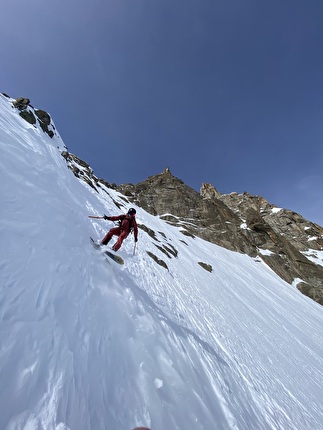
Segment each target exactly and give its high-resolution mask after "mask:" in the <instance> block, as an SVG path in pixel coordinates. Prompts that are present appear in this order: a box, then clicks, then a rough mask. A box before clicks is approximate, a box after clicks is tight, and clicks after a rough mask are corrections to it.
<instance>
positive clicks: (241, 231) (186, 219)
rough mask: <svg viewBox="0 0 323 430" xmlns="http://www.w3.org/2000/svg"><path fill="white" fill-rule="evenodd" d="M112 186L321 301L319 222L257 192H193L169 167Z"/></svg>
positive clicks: (321, 238) (205, 188) (186, 231)
mask: <svg viewBox="0 0 323 430" xmlns="http://www.w3.org/2000/svg"><path fill="white" fill-rule="evenodd" d="M117 189H118V191H120V192H121V193H122V194H124V195H125V196H127V198H128V199H129V201H130V202H133V203H135V204H137V205H138V206H140V207H142V208H143V209H145V210H146V211H147V212H149V213H151V214H153V215H159V216H160V217H161V218H162V219H164V220H166V221H167V222H168V223H170V224H172V225H175V226H177V227H179V228H180V230H181V232H182V233H183V234H184V235H190V236H193V237H194V236H197V237H200V238H202V239H205V240H208V241H210V242H212V243H215V244H217V245H220V246H223V247H225V248H227V249H230V250H233V251H238V252H242V253H246V254H248V255H249V256H251V257H254V258H257V259H262V260H264V261H265V262H266V264H268V265H269V266H270V267H271V268H272V269H273V270H274V271H275V272H276V273H277V274H278V275H279V276H280V277H281V278H282V279H284V280H285V281H286V282H288V283H290V284H294V285H295V286H297V288H298V289H299V290H300V291H302V292H303V293H304V294H306V295H308V296H309V297H311V298H312V299H314V300H315V301H317V302H318V303H320V304H323V265H322V264H323V262H322V257H321V258H320V255H322V253H323V229H322V227H320V226H319V225H317V224H315V223H312V222H310V221H307V220H305V219H304V218H303V217H302V216H301V215H299V214H297V213H295V212H292V211H289V210H286V209H282V208H277V207H275V206H274V205H271V204H270V203H268V202H267V201H266V200H265V199H264V198H263V197H260V196H253V195H251V194H248V193H244V194H237V193H232V194H228V195H225V194H221V193H219V192H218V191H217V190H216V189H215V188H214V186H213V185H211V184H205V183H204V184H202V187H201V190H200V193H198V192H197V191H195V190H194V189H192V188H190V187H188V186H187V185H185V184H184V182H183V181H181V180H180V179H178V178H176V177H175V176H173V175H172V174H171V172H170V171H169V169H165V170H164V171H163V172H162V173H161V174H158V175H154V176H151V177H149V178H148V179H146V180H145V181H143V182H140V183H138V184H136V185H133V184H123V185H120V186H118V187H117Z"/></svg>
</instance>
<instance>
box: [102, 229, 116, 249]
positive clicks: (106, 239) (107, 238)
mask: <svg viewBox="0 0 323 430" xmlns="http://www.w3.org/2000/svg"><path fill="white" fill-rule="evenodd" d="M119 234H120V227H115V228H111V230H109V231H108V233H107V234H106V235H105V236H104V238H103V239H102V240H101V244H102V245H107V244H108V242H109V241H110V240H111V238H112V236H114V235H117V236H118V235H119Z"/></svg>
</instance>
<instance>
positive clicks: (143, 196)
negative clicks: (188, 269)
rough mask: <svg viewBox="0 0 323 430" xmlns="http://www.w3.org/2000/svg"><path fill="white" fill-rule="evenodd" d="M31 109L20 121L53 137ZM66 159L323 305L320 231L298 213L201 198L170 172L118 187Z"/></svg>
mask: <svg viewBox="0 0 323 430" xmlns="http://www.w3.org/2000/svg"><path fill="white" fill-rule="evenodd" d="M29 103H30V102H29V99H25V98H19V99H16V101H15V102H14V103H13V104H14V106H15V107H17V108H18V109H19V111H20V113H19V114H20V116H22V118H24V119H25V120H26V121H28V122H29V123H31V124H35V123H36V118H37V121H38V122H39V124H40V126H41V128H42V129H43V131H44V132H46V133H48V134H49V136H50V137H53V135H54V131H55V127H54V126H53V125H51V122H50V116H49V115H48V114H47V113H46V112H44V111H41V110H34V109H33V108H32V107H31V106H30V104H29ZM53 130H54V131H53ZM62 156H63V157H64V158H65V160H66V162H67V164H68V167H69V168H70V169H71V170H72V171H73V173H74V175H75V176H76V177H78V178H79V179H82V180H84V181H85V182H86V183H87V184H88V185H90V186H91V187H92V188H93V189H94V190H96V191H98V189H99V188H100V189H105V188H106V187H108V188H112V189H115V190H117V191H119V192H121V193H122V194H123V195H124V196H125V197H126V200H127V202H129V203H134V204H136V205H138V206H140V207H142V208H143V209H145V210H146V211H147V212H148V213H150V214H152V215H158V216H159V217H160V218H161V219H163V220H165V221H167V223H169V224H170V225H174V226H177V227H178V228H179V229H180V231H181V233H182V234H183V236H185V235H186V236H191V237H195V236H196V237H200V238H202V239H204V240H207V241H209V242H211V243H214V244H217V245H219V246H222V247H224V248H226V249H229V250H232V251H238V252H241V253H245V254H247V255H249V256H251V257H254V258H257V259H261V260H263V261H265V263H266V264H268V266H269V267H271V268H272V270H274V272H275V273H277V274H278V275H279V276H280V277H281V278H282V279H283V280H285V281H286V282H288V283H289V284H295V285H296V286H297V288H298V289H299V290H300V291H301V292H302V293H304V294H305V295H307V296H308V297H310V298H312V299H313V300H315V301H317V302H318V303H320V304H323V228H322V227H321V226H319V225H317V224H315V223H312V222H310V221H308V220H306V219H304V218H303V217H302V216H301V215H299V214H297V213H295V212H292V211H290V210H287V209H282V208H278V207H276V206H275V205H272V204H270V203H269V202H268V201H267V200H266V199H264V198H263V197H261V196H253V195H251V194H249V193H243V194H238V193H234V192H233V193H231V194H221V193H219V192H218V191H217V190H216V189H215V187H214V186H213V185H212V184H206V183H203V184H202V187H201V189H200V192H199V193H198V192H197V191H195V190H194V189H192V188H190V187H189V186H187V185H185V184H184V182H183V181H182V180H180V179H178V178H176V177H175V176H173V175H172V173H171V172H170V170H169V169H168V168H166V169H165V170H164V171H163V172H162V173H161V174H157V175H154V176H151V177H149V178H147V179H146V180H145V181H143V182H140V183H138V184H135V185H134V184H122V185H119V186H118V185H116V184H110V183H108V182H107V181H106V180H104V179H100V178H98V177H96V176H95V174H94V172H93V170H92V169H91V167H90V166H89V165H88V164H87V163H86V162H85V161H83V160H80V159H79V158H78V157H77V156H76V155H73V154H71V153H69V152H68V151H63V152H62ZM142 228H144V229H145V228H147V227H145V226H142Z"/></svg>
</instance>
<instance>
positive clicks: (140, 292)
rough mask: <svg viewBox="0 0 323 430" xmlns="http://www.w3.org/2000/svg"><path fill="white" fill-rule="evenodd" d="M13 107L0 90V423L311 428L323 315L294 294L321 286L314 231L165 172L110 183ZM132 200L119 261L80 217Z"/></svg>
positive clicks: (19, 427)
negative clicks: (131, 223) (131, 229)
mask: <svg viewBox="0 0 323 430" xmlns="http://www.w3.org/2000/svg"><path fill="white" fill-rule="evenodd" d="M17 103H18V102H17V101H15V100H14V99H11V98H10V97H8V96H5V95H0V147H1V157H0V174H1V177H0V189H1V193H0V196H1V205H0V207H1V211H0V233H1V238H2V240H1V247H0V266H1V270H0V293H1V294H0V382H1V392H0V411H1V412H0V429H1V430H2V429H3V430H13V429H15V430H26V429H28V430H29V429H31V430H52V429H54V430H76V429H77V430H131V429H134V428H135V427H139V428H150V429H151V430H165V429H174V430H184V429H185V430H186V429H194V430H206V429H217V430H231V429H232V430H233V429H240V430H250V429H252V430H259V429H260V430H267V429H268V430H269V429H271V430H272V429H277V430H278V429H284V430H295V429H302V430H320V429H321V428H322V422H323V411H322V407H321V399H322V396H323V370H322V369H323V361H322V357H323V342H322V340H323V339H322V327H323V312H322V309H323V308H322V306H321V305H320V304H319V303H317V302H316V301H315V300H313V299H312V298H309V297H307V296H306V295H305V294H302V293H301V292H300V291H299V290H298V289H297V288H296V285H297V286H298V288H300V286H301V288H303V285H302V283H303V284H305V285H309V289H310V290H312V289H313V290H314V291H315V292H317V291H320V287H319V286H316V285H315V284H314V281H315V282H316V281H317V279H318V275H317V273H319V272H316V269H317V268H319V266H320V263H321V260H320V257H321V248H320V246H321V242H320V240H321V230H320V229H321V228H320V227H319V226H316V225H315V224H312V223H310V222H308V221H306V220H303V219H302V217H301V216H299V215H297V214H294V213H290V212H289V211H285V210H283V209H281V208H276V207H274V206H272V205H270V204H269V203H268V202H266V201H265V200H264V199H262V198H260V197H254V196H250V195H248V194H242V195H237V194H232V195H231V194H230V195H222V194H220V193H219V192H218V191H217V190H216V189H215V188H214V187H213V186H212V185H210V184H204V185H203V186H202V190H201V192H200V193H199V192H197V191H195V190H192V189H191V188H190V187H187V186H186V185H185V184H184V183H183V182H182V181H181V180H180V179H178V178H176V177H175V176H173V175H172V173H171V172H170V171H169V169H166V170H165V171H164V172H162V173H161V174H159V175H155V176H152V177H150V178H148V179H147V180H146V181H143V182H141V183H139V184H136V185H132V184H123V185H119V186H117V185H115V184H110V183H109V182H107V181H106V180H102V179H100V178H98V177H96V175H95V174H94V173H93V170H92V169H91V167H90V166H89V165H88V164H87V163H86V162H84V161H82V160H80V159H79V158H78V157H77V156H75V155H73V154H70V153H69V152H68V151H67V149H66V146H65V145H64V143H63V142H62V139H61V138H60V136H59V134H58V132H57V129H56V127H55V126H54V123H53V121H52V118H51V117H50V115H48V114H47V113H46V112H45V111H41V112H39V110H38V109H35V108H34V107H32V106H31V105H30V102H29V100H28V99H22V100H19V103H18V104H17ZM24 111H27V112H25V113H23V114H22V115H21V113H22V112H24ZM37 113H38V115H37ZM45 125H46V127H45ZM129 207H134V208H135V209H136V211H137V215H136V218H137V223H138V226H139V241H138V242H137V243H134V240H133V236H131V235H129V236H128V238H127V239H126V240H125V241H124V243H123V245H122V248H121V249H120V250H119V251H118V255H120V256H121V257H122V258H123V260H124V265H122V266H120V265H118V264H116V263H115V262H114V261H112V260H111V259H107V258H105V254H104V252H103V250H102V251H101V250H98V249H95V248H94V247H93V246H92V245H91V243H90V237H93V238H94V239H95V240H96V239H101V238H102V237H103V236H104V235H105V233H106V231H107V230H108V229H109V228H110V227H112V226H113V223H112V222H110V221H109V220H104V219H101V218H89V216H91V217H93V216H94V217H100V216H101V217H102V215H103V214H107V215H117V214H121V213H126V212H127V211H128V209H129ZM109 245H110V244H109ZM134 245H136V247H135V246H134ZM294 259H295V260H300V261H301V262H300V263H299V262H297V264H299V266H297V264H296V263H295V266H293V267H292V264H294ZM312 260H313V262H312ZM276 261H277V267H278V268H279V267H280V268H281V269H278V268H276V267H275V264H276V263H273V262H276ZM305 261H306V263H307V262H308V263H307V264H308V265H309V267H311V270H312V267H314V268H315V271H314V269H313V274H312V275H311V273H312V272H310V274H309V275H308V276H309V277H308V279H307V280H306V281H304V276H305V273H304V274H303V278H302V281H301V280H300V279H298V278H293V277H294V276H297V275H299V274H300V273H301V270H305V269H304V267H305V266H306V264H305ZM284 265H285V266H286V267H285V266H284ZM303 266H304V267H303ZM279 270H280V271H281V273H280V272H279ZM288 277H289V278H288ZM283 278H284V279H283ZM285 278H286V279H285ZM292 278H293V279H292ZM290 280H291V282H290ZM311 280H313V283H310V282H311ZM305 292H306V293H308V291H305ZM311 294H312V296H313V298H314V299H315V297H314V296H315V294H316V293H315V294H314V293H311Z"/></svg>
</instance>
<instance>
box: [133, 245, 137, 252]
mask: <svg viewBox="0 0 323 430" xmlns="http://www.w3.org/2000/svg"><path fill="white" fill-rule="evenodd" d="M136 245H137V243H136V242H135V244H134V247H133V255H135V252H136Z"/></svg>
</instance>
